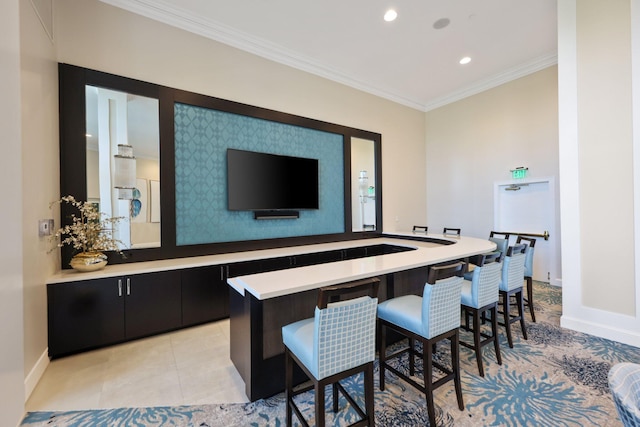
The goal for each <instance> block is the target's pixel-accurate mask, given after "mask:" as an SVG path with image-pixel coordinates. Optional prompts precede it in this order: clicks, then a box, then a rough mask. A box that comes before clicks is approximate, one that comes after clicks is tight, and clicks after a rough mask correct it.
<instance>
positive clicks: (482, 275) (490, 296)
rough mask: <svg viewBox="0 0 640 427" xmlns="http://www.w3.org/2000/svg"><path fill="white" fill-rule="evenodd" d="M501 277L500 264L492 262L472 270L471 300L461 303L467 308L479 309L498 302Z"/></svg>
mask: <svg viewBox="0 0 640 427" xmlns="http://www.w3.org/2000/svg"><path fill="white" fill-rule="evenodd" d="M501 277H502V263H501V262H492V263H489V264H485V265H483V266H482V267H476V268H474V269H473V272H472V276H471V299H470V301H462V303H463V304H465V305H468V306H469V307H474V308H481V307H484V306H486V305H488V304H491V303H493V302H496V301H498V290H499V287H500V280H501Z"/></svg>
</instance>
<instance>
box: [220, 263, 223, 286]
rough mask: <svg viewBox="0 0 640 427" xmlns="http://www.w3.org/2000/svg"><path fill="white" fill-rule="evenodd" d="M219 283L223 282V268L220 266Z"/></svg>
mask: <svg viewBox="0 0 640 427" xmlns="http://www.w3.org/2000/svg"><path fill="white" fill-rule="evenodd" d="M220 281H221V282H222V281H224V267H223V266H220Z"/></svg>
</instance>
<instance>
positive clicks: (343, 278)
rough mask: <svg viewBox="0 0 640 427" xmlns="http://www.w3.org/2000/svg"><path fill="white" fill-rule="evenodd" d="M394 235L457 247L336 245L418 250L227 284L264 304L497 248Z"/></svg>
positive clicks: (400, 242) (384, 240)
mask: <svg viewBox="0 0 640 427" xmlns="http://www.w3.org/2000/svg"><path fill="white" fill-rule="evenodd" d="M395 235H398V236H407V237H409V236H410V237H428V238H432V239H438V240H449V241H453V242H455V243H454V244H452V245H441V244H438V243H433V242H427V241H420V240H407V239H402V238H393V237H390V235H387V236H388V237H381V238H376V239H367V240H359V241H355V242H354V241H350V242H337V243H335V244H333V243H332V244H330V245H337V246H335V247H333V248H332V249H340V248H345V247H347V246H345V245H344V244H345V243H349V244H351V245H350V246H371V245H378V244H389V245H396V246H407V247H411V248H415V250H412V251H406V252H399V253H393V254H386V255H378V256H371V257H366V258H358V259H353V260H346V261H337V262H330V263H325V264H317V265H311V266H306V267H296V268H290V269H286V270H277V271H271V272H267V273H259V274H252V275H247V276H240V277H233V278H230V279H228V280H227V282H228V283H229V285H231V287H232V288H233V289H235V290H236V291H237V292H238V293H240V294H241V295H244V294H245V292H249V293H251V294H252V295H253V296H255V297H256V298H257V299H259V300H264V299H269V298H275V297H278V296H282V295H289V294H293V293H297V292H302V291H306V290H310V289H316V288H319V287H322V286H328V285H334V284H337V283H344V282H348V281H352V280H359V279H364V278H367V277H375V276H380V275H385V274H389V273H395V272H398V271H404V270H410V269H412V268H417V267H424V266H427V265H431V264H435V263H438V262H442V261H449V260H454V259H459V258H465V257H468V256H472V255H477V254H481V253H486V252H491V251H493V250H495V249H496V245H495V244H494V243H493V242H490V241H489V240H485V239H478V238H474V237H464V236H461V237H457V236H443V235H442V234H424V233H411V232H408V233H395ZM310 246H313V247H314V250H313V251H309V252H317V251H318V249H317V248H316V247H317V246H322V245H310ZM298 248H300V247H298ZM321 250H325V249H321ZM326 250H330V249H326ZM298 253H301V252H298Z"/></svg>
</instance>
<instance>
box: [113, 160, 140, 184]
mask: <svg viewBox="0 0 640 427" xmlns="http://www.w3.org/2000/svg"><path fill="white" fill-rule="evenodd" d="M114 157H115V159H114V160H115V168H114V169H115V170H114V172H113V186H114V187H116V188H133V187H135V185H136V159H135V158H134V157H122V156H119V155H116V156H114Z"/></svg>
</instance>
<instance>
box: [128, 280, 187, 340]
mask: <svg viewBox="0 0 640 427" xmlns="http://www.w3.org/2000/svg"><path fill="white" fill-rule="evenodd" d="M125 294H126V297H125V316H124V317H125V336H126V338H127V339H132V338H138V337H143V336H147V335H152V334H155V333H159V332H165V331H170V330H172V329H177V328H179V327H180V326H181V323H182V301H181V296H180V272H179V271H175V270H174V271H163V272H158V273H147V274H138V275H135V276H127V277H126V278H125Z"/></svg>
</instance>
